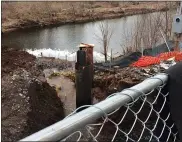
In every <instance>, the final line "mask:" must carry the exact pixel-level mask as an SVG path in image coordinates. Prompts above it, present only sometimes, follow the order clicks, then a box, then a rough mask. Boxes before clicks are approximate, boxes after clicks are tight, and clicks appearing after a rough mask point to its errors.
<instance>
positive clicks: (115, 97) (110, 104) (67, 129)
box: [20, 73, 168, 141]
mask: <svg viewBox="0 0 182 142" xmlns="http://www.w3.org/2000/svg"><path fill="white" fill-rule="evenodd" d="M167 79H168V75H167V74H163V73H160V74H157V75H155V76H154V77H151V78H148V79H146V80H144V81H143V82H141V83H139V84H137V85H135V86H133V87H131V88H129V89H125V90H123V91H121V92H118V93H115V94H112V95H111V96H110V97H109V98H107V99H105V100H104V101H101V102H99V103H97V104H95V105H92V106H90V107H88V106H86V107H88V108H86V109H84V110H83V111H80V112H78V113H74V114H72V115H70V116H68V117H66V118H65V119H63V120H61V121H59V122H57V123H55V124H53V125H51V126H48V127H47V128H44V129H42V130H40V131H38V132H36V133H34V134H32V135H30V136H28V137H26V138H24V139H22V140H20V141H58V140H61V139H64V138H65V137H66V136H68V135H69V134H71V133H73V132H75V131H77V130H78V129H80V128H83V127H84V126H86V125H87V124H91V123H93V122H94V121H95V120H96V119H98V118H101V117H103V116H105V115H107V113H110V112H112V111H114V110H116V109H118V108H119V107H121V106H123V105H125V104H127V103H129V102H131V101H134V100H135V99H137V98H138V97H140V96H142V95H143V94H145V93H149V92H150V91H152V90H153V89H155V88H156V87H158V86H162V85H164V84H165V83H166V82H167Z"/></svg>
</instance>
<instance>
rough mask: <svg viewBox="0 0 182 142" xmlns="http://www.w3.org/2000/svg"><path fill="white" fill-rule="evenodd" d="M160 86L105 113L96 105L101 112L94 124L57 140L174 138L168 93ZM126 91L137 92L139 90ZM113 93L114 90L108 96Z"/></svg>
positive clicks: (147, 139) (165, 139) (151, 139)
mask: <svg viewBox="0 0 182 142" xmlns="http://www.w3.org/2000/svg"><path fill="white" fill-rule="evenodd" d="M164 87H165V84H163V85H162V86H158V87H157V88H155V89H153V90H151V92H149V93H147V94H146V93H142V92H140V93H141V94H142V95H141V96H140V97H138V98H137V99H133V98H131V99H132V100H133V101H132V102H131V103H128V104H125V105H124V106H121V107H119V108H118V109H116V110H115V111H113V112H111V113H109V114H107V113H105V112H104V111H103V110H102V109H100V108H98V109H100V110H101V111H103V117H102V118H101V119H98V120H97V121H96V122H95V124H88V125H86V126H85V127H84V128H81V129H80V130H78V131H76V132H74V133H72V134H70V135H69V136H67V137H66V138H65V139H63V140H61V141H114V142H122V141H128V142H130V141H131V142H136V141H149V142H156V141H162V142H168V141H170V142H172V141H173V142H175V141H177V139H178V138H177V137H178V136H177V135H178V132H177V129H176V127H175V125H174V123H173V121H172V119H171V114H170V112H169V104H168V101H169V100H168V96H169V93H166V92H164V91H163V88H164ZM128 90H130V91H134V92H139V91H140V90H139V89H138V90H134V89H128ZM121 94H122V92H121V93H120V95H121ZM113 95H117V93H116V94H112V95H111V96H109V97H112V96H113ZM122 95H128V94H122ZM128 96H129V97H131V96H130V95H128ZM109 97H108V98H109ZM83 107H88V106H83ZM83 107H82V108H83ZM93 107H94V106H93ZM78 109H80V108H78ZM75 112H76V111H75ZM73 114H74V113H73ZM73 114H70V115H73ZM70 115H69V116H70ZM69 116H68V117H69Z"/></svg>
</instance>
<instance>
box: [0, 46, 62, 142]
mask: <svg viewBox="0 0 182 142" xmlns="http://www.w3.org/2000/svg"><path fill="white" fill-rule="evenodd" d="M1 56H2V77H1V81H2V86H1V101H2V102H1V107H2V114H1V123H2V128H1V132H2V133H1V134H2V135H1V136H2V141H18V140H20V139H22V138H24V137H26V136H28V135H30V134H32V133H35V132H37V131H39V130H40V129H43V128H45V127H47V126H49V125H51V124H53V123H55V122H57V121H59V120H61V119H63V118H64V110H63V103H62V102H61V100H60V99H59V97H58V96H57V93H56V90H55V89H54V88H52V87H51V86H50V85H49V84H48V83H47V81H46V79H45V77H44V73H43V71H42V70H41V69H40V67H38V66H37V65H36V64H35V61H36V58H35V57H34V56H33V55H30V54H28V53H27V52H24V51H19V50H15V49H7V48H5V47H3V48H2V54H1Z"/></svg>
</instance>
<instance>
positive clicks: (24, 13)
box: [2, 2, 176, 33]
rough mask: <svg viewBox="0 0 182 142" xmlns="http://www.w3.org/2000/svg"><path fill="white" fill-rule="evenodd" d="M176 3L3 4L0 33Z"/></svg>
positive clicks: (160, 8)
mask: <svg viewBox="0 0 182 142" xmlns="http://www.w3.org/2000/svg"><path fill="white" fill-rule="evenodd" d="M175 7H176V3H175V2H171V3H170V2H168V3H165V2H74V3H73V2H26V3H24V2H22V3H21V2H19V3H17V2H8V3H7V2H3V3H2V33H6V32H10V31H14V30H18V29H26V28H31V27H45V26H53V25H54V26H56V25H57V26H58V25H62V24H68V23H83V22H89V21H95V20H101V19H111V18H118V17H124V16H129V15H135V14H145V13H151V12H156V11H166V10H168V9H172V8H175Z"/></svg>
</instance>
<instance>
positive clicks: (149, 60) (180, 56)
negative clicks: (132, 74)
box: [131, 51, 182, 67]
mask: <svg viewBox="0 0 182 142" xmlns="http://www.w3.org/2000/svg"><path fill="white" fill-rule="evenodd" d="M172 57H175V61H182V52H180V51H173V52H165V53H161V54H160V55H158V56H157V57H152V56H143V57H141V58H140V59H139V60H138V61H136V62H134V63H133V64H131V66H133V67H146V66H150V65H155V64H159V63H160V61H162V60H167V59H169V58H172Z"/></svg>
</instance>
